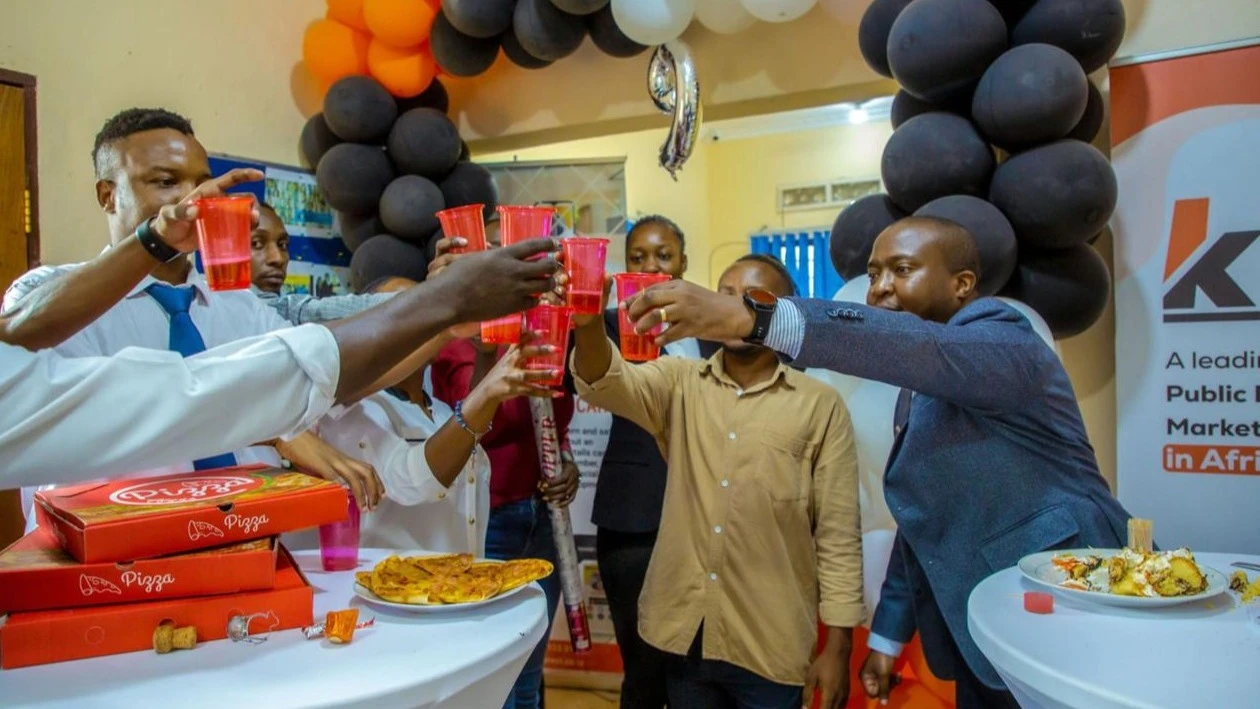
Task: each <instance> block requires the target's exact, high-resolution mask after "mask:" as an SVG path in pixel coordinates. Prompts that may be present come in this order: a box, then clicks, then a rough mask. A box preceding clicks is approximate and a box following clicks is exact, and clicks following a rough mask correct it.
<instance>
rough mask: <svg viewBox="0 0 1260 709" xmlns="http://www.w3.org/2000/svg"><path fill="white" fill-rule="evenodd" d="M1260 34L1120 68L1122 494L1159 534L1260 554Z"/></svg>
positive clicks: (1170, 541) (1174, 542)
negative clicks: (1259, 200)
mask: <svg viewBox="0 0 1260 709" xmlns="http://www.w3.org/2000/svg"><path fill="white" fill-rule="evenodd" d="M1257 66H1260V40H1254V39H1253V40H1250V41H1249V42H1242V43H1236V44H1234V45H1230V46H1218V47H1209V48H1203V49H1198V50H1190V51H1187V52H1182V53H1179V54H1176V55H1167V56H1155V57H1147V58H1138V59H1135V60H1132V61H1126V62H1119V63H1117V65H1115V66H1113V68H1112V70H1111V107H1112V130H1111V133H1112V144H1113V148H1112V160H1113V163H1114V165H1115V170H1116V177H1117V179H1118V181H1119V186H1120V202H1119V205H1118V207H1117V209H1116V216H1115V219H1114V221H1113V226H1114V229H1115V232H1116V239H1115V243H1116V254H1115V271H1116V396H1117V427H1118V430H1117V449H1118V450H1117V487H1118V490H1117V494H1118V496H1119V498H1120V501H1121V502H1122V503H1123V504H1124V505H1125V506H1126V507H1127V508H1128V509H1129V511H1131V512H1132V513H1133V514H1134V515H1136V516H1139V517H1145V518H1150V519H1153V520H1154V521H1155V533H1156V542H1157V543H1159V544H1161V545H1163V546H1165V547H1170V546H1181V545H1187V546H1190V547H1191V548H1193V549H1196V550H1205V551H1218V552H1249V553H1253V554H1254V553H1258V552H1260V524H1257V518H1256V513H1257V510H1260V305H1258V302H1260V209H1257V206H1256V205H1257V198H1256V195H1257V185H1260V79H1258V78H1257V74H1256V72H1255V68H1256V67H1257Z"/></svg>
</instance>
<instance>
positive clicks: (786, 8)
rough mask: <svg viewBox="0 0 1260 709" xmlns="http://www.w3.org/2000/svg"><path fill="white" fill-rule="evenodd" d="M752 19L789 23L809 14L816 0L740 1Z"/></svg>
mask: <svg viewBox="0 0 1260 709" xmlns="http://www.w3.org/2000/svg"><path fill="white" fill-rule="evenodd" d="M740 2H742V3H743V4H744V8H745V9H746V10H748V12H750V13H751V14H752V16H753V17H755V18H757V19H758V20H762V21H764V22H791V21H792V20H795V19H796V18H798V17H801V16H803V15H804V14H805V13H807V12H809V10H810V8H812V7H813V6H814V5H815V4H816V3H817V2H818V0H740Z"/></svg>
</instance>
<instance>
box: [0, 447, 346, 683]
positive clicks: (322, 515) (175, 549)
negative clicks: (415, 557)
mask: <svg viewBox="0 0 1260 709" xmlns="http://www.w3.org/2000/svg"><path fill="white" fill-rule="evenodd" d="M35 507H36V518H37V520H38V522H39V528H38V529H36V530H35V531H34V532H32V533H30V534H28V535H26V536H25V537H23V538H22V539H20V540H19V541H17V542H16V543H14V544H13V545H12V546H10V547H9V548H7V549H5V550H4V551H3V552H0V668H4V669H12V668H17V667H26V666H29V665H40V664H45V663H49V662H61V661H66V660H78V659H82V658H87V657H96V656H100V655H111V654H115V653H121V652H132V651H137V650H145V649H150V648H154V647H155V642H157V641H158V637H159V633H157V632H156V631H157V630H158V629H159V628H162V627H169V628H176V629H182V631H183V632H182V636H183V637H189V636H191V634H192V633H191V631H190V630H188V629H189V628H190V627H192V628H195V629H196V637H197V639H198V640H199V641H207V640H219V639H223V638H226V637H227V636H228V622H229V620H231V619H232V618H233V617H234V616H245V617H249V616H255V617H256V618H260V619H261V620H260V621H259V622H257V623H255V624H254V626H253V627H254V628H255V629H258V628H261V629H265V630H272V631H274V630H280V629H287V628H298V627H303V626H307V625H310V624H311V614H312V602H313V592H312V590H311V587H310V585H309V584H308V583H307V581H306V579H305V577H303V575H302V573H301V571H300V570H299V569H298V568H297V565H296V564H295V563H294V561H293V559H292V557H290V556H289V553H288V551H286V550H285V549H284V547H283V546H281V544H280V543H279V541H278V538H277V535H279V534H280V533H282V532H289V531H293V530H298V529H304V528H307V527H314V526H317V525H321V524H328V523H331V522H339V521H343V520H344V519H345V518H346V515H347V500H346V492H345V488H343V487H341V486H340V485H337V484H334V483H330V482H327V481H324V480H320V479H318V478H313V477H310V476H307V475H303V474H301V473H296V472H290V471H285V470H280V469H276V468H265V467H244V468H224V469H220V470H212V471H202V472H198V473H188V474H183V475H175V476H169V477H162V478H150V479H130V480H119V481H113V482H106V483H94V484H88V485H78V486H74V487H63V488H57V489H53V490H45V491H42V492H40V493H38V494H37V496H36V500H35ZM168 635H169V634H168ZM0 703H2V702H0Z"/></svg>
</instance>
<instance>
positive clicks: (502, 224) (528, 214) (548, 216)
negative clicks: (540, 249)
mask: <svg viewBox="0 0 1260 709" xmlns="http://www.w3.org/2000/svg"><path fill="white" fill-rule="evenodd" d="M555 215H556V210H555V208H554V207H523V206H503V207H499V238H500V239H501V240H502V242H503V245H504V246H511V245H512V244H515V243H517V242H520V241H526V240H528V239H537V238H539V237H544V236H551V220H552V219H553V218H554V217H555Z"/></svg>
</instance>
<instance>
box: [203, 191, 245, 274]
mask: <svg viewBox="0 0 1260 709" xmlns="http://www.w3.org/2000/svg"><path fill="white" fill-rule="evenodd" d="M194 206H195V207H196V208H197V222H196V224H197V248H198V249H200V250H201V263H202V265H204V266H205V269H206V283H207V284H208V285H209V286H210V290H242V289H245V288H249V284H250V276H251V274H250V268H249V259H250V249H249V235H250V232H251V231H253V229H252V224H251V222H252V220H251V218H250V212H251V211H253V208H254V198H253V196H252V195H225V196H223V197H203V198H202V199H199V200H197V201H196V202H194Z"/></svg>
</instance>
